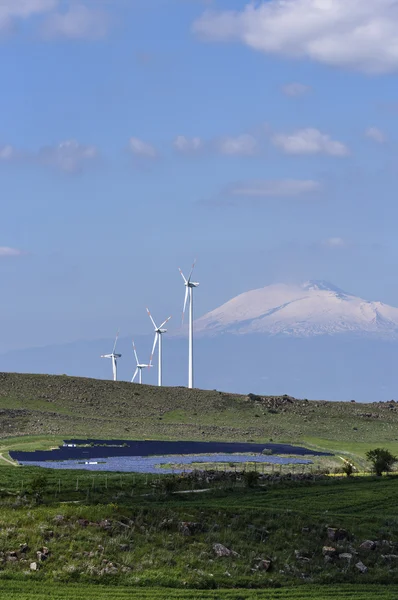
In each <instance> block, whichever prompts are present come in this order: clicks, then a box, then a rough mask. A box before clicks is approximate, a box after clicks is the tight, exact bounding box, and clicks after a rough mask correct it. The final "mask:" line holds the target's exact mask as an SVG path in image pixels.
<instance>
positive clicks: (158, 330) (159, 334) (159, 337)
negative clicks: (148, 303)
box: [146, 308, 171, 386]
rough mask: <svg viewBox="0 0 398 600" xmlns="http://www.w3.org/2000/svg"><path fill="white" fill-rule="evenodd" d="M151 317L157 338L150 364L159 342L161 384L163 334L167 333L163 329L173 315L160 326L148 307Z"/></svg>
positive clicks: (159, 381)
mask: <svg viewBox="0 0 398 600" xmlns="http://www.w3.org/2000/svg"><path fill="white" fill-rule="evenodd" d="M146 311H147V313H148V316H149V318H150V319H151V321H152V324H153V326H154V328H155V339H154V340H153V347H152V354H151V359H150V361H149V364H150V365H152V359H153V355H154V353H155V349H156V344H157V343H158V342H159V358H158V385H159V386H161V385H162V335H163V334H164V333H166V331H167V329H163V327H164V326H165V325H166V323H167V322H168V321H170V319H171V317H169V318H168V319H166V320H165V321H163V323H162V324H161V325H160V326H159V327H158V326H157V325H156V323H155V321H154V320H153V318H152V315H151V313H150V312H149V310H148V308H147V309H146Z"/></svg>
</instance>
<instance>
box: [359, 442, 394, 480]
mask: <svg viewBox="0 0 398 600" xmlns="http://www.w3.org/2000/svg"><path fill="white" fill-rule="evenodd" d="M366 458H367V459H368V460H369V461H370V462H371V463H372V470H373V471H374V472H375V473H376V475H378V476H381V475H383V473H389V472H390V471H392V467H393V464H394V463H395V462H397V460H398V459H397V457H396V456H394V455H393V454H391V452H390V451H389V450H386V449H385V448H375V449H374V450H369V452H367V453H366Z"/></svg>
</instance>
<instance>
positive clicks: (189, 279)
mask: <svg viewBox="0 0 398 600" xmlns="http://www.w3.org/2000/svg"><path fill="white" fill-rule="evenodd" d="M195 265H196V258H195V260H194V261H193V265H192V268H191V272H190V274H189V277H188V283H190V281H191V277H192V273H193V270H194V268H195Z"/></svg>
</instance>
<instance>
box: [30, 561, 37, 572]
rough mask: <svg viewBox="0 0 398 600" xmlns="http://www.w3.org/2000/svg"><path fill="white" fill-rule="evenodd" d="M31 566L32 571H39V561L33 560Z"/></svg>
mask: <svg viewBox="0 0 398 600" xmlns="http://www.w3.org/2000/svg"><path fill="white" fill-rule="evenodd" d="M29 566H30V570H31V571H37V563H36V562H31V563H30V565H29Z"/></svg>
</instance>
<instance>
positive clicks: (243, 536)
mask: <svg viewBox="0 0 398 600" xmlns="http://www.w3.org/2000/svg"><path fill="white" fill-rule="evenodd" d="M397 407H398V404H397V406H396V405H395V403H393V402H390V403H373V404H368V405H363V404H356V403H331V402H321V401H318V402H308V401H306V400H294V399H290V398H288V397H277V398H276V397H264V398H257V399H253V398H249V397H246V396H237V395H233V394H224V393H220V392H216V391H201V390H187V389H185V388H174V389H172V388H161V389H159V388H155V387H150V386H137V385H131V384H127V383H123V382H120V383H114V382H108V381H95V380H86V379H77V378H70V377H66V376H63V377H51V376H42V375H16V374H0V466H1V468H0V593H1V598H2V599H3V598H4V599H5V600H11V599H14V598H15V599H16V598H18V600H23V599H24V598H26V599H31V598H32V599H33V598H35V599H36V600H39V599H41V598H43V600H44V597H45V598H46V600H47V598H48V599H49V600H52V599H54V600H57V599H60V600H61V599H62V600H63V599H69V598H71V599H72V598H73V600H74V599H77V600H80V599H82V600H83V598H84V599H85V600H86V599H88V600H90V598H94V596H95V597H96V598H99V599H101V598H102V597H107V598H112V599H116V600H117V599H118V598H137V599H138V598H140V599H141V598H143V599H145V598H148V599H152V598H154V599H160V598H165V599H166V598H167V599H169V598H170V599H173V598H187V599H188V598H190V599H196V598H197V599H199V598H214V599H217V598H218V599H220V600H221V599H224V598H225V599H231V600H232V599H235V600H242V599H246V598H247V599H248V600H251V599H256V598H258V599H260V598H261V599H264V600H265V599H268V600H276V599H278V600H279V599H280V600H282V599H286V600H304V598H305V599H307V598H308V599H309V600H311V599H314V600H323V599H325V600H326V599H331V598H333V599H337V600H340V599H341V600H343V599H346V598H356V599H359V600H361V599H362V600H371V596H372V597H374V596H375V595H377V597H378V598H380V600H384V599H386V600H387V599H394V600H395V598H398V506H397V503H396V498H397V496H398V476H390V477H383V478H376V477H353V478H350V479H348V478H341V477H324V478H322V477H318V476H313V475H311V476H308V477H307V479H305V480H303V481H290V480H289V478H288V477H282V478H280V479H275V478H274V479H271V480H267V481H265V483H262V484H261V485H256V486H254V487H253V488H250V487H248V481H249V480H248V479H247V478H245V475H239V474H237V475H234V474H233V473H232V474H230V475H228V476H223V475H220V476H217V477H215V479H214V480H213V479H210V481H206V479H202V480H201V481H199V480H196V479H194V477H193V476H185V477H184V476H180V477H172V476H162V475H160V474H159V475H149V476H146V475H137V474H133V473H103V472H101V473H99V472H96V473H95V472H86V471H65V470H63V471H57V470H52V469H49V470H47V469H46V470H44V469H39V468H33V467H18V466H17V465H15V464H13V463H12V461H10V458H9V454H8V452H9V451H11V450H17V449H20V450H35V449H47V448H51V447H57V446H58V445H59V444H60V443H62V441H63V440H64V439H67V438H70V437H73V438H76V437H80V438H81V439H86V438H87V437H90V438H104V439H110V438H117V439H185V440H230V441H234V440H236V441H238V440H239V441H260V442H269V441H273V442H287V443H296V444H301V445H306V446H307V447H311V448H318V449H324V450H330V451H332V452H334V453H335V454H336V457H335V458H333V459H329V458H328V459H327V461H329V462H328V463H327V464H328V465H329V463H330V466H333V465H334V464H336V463H335V461H337V462H338V461H339V460H341V459H339V458H338V457H339V456H342V457H343V458H344V457H349V458H350V459H351V460H353V462H354V463H355V464H356V465H357V466H358V468H360V469H364V468H366V467H367V466H368V465H367V463H366V460H365V453H366V451H367V450H369V449H371V448H374V447H376V446H384V447H387V448H389V449H390V450H392V451H393V452H394V453H397V454H398V433H397V431H398V429H397V426H398V410H397ZM316 460H318V459H316ZM333 461H334V462H333ZM327 464H326V462H322V461H321V460H319V462H316V466H317V467H318V466H323V467H325V466H327ZM209 466H211V465H209ZM16 467H17V468H16ZM204 489H205V490H207V491H203V490H204ZM187 524H188V525H187ZM328 528H329V529H330V528H334V529H338V530H339V531H345V534H344V536H343V538H342V539H339V540H331V539H330V538H329V534H328ZM365 540H372V541H374V542H375V545H374V548H373V549H371V550H369V549H364V548H362V547H361V544H362V543H363V542H364V541H365ZM217 544H223V545H224V546H226V547H227V548H228V549H230V550H231V551H232V554H230V555H229V556H225V557H218V556H217V554H216V551H215V547H216V546H215V545H217ZM331 545H332V546H333V547H335V552H334V553H333V554H332V557H331V558H330V560H329V559H328V558H325V556H324V550H323V548H324V546H328V547H329V546H331ZM44 549H46V554H45V557H44V558H42V556H43V552H44ZM38 552H40V553H41V554H40V557H41V559H39V558H38V556H39V555H38V554H37V553H38ZM347 555H349V556H350V558H349V559H347V558H344V556H347ZM264 561H270V565H271V566H270V568H269V569H264V568H263V567H262V566H261V565H263V562H264ZM359 561H361V562H362V563H363V564H365V566H366V567H367V569H368V570H367V572H366V573H364V574H363V573H361V572H360V570H359V569H358V567H357V566H356V564H357V563H358V562H359ZM32 562H36V563H37V564H36V566H37V570H32V569H31V567H30V565H31V563H32ZM385 584H388V585H385Z"/></svg>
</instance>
